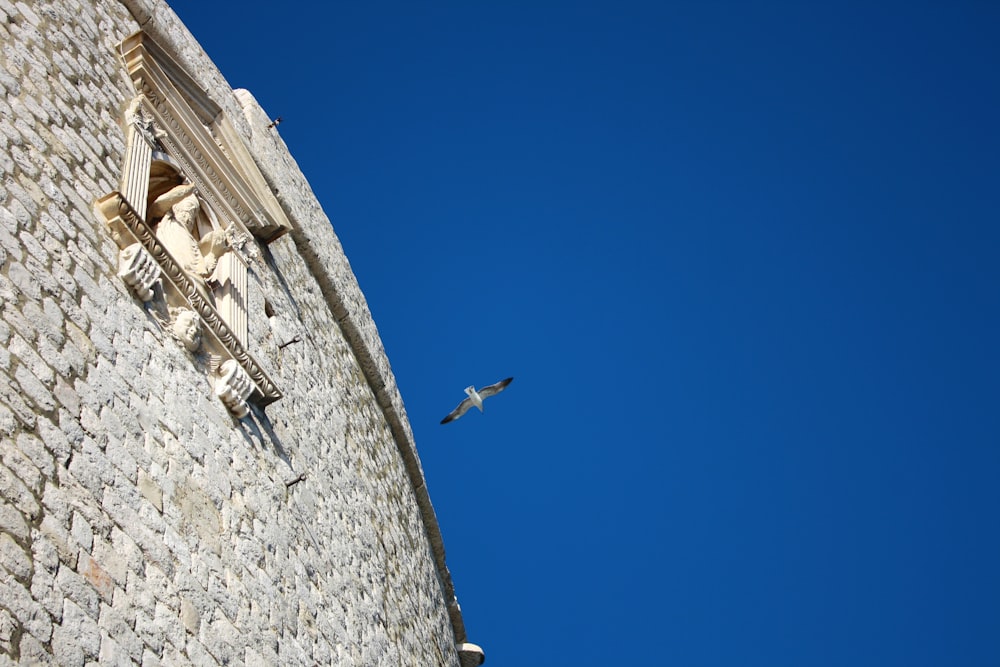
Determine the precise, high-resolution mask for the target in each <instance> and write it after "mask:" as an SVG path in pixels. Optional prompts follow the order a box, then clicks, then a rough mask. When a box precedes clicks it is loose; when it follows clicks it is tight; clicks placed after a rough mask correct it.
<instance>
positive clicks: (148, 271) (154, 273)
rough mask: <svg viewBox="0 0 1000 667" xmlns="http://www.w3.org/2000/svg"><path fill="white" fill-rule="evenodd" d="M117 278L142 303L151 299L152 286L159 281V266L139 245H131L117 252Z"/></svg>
mask: <svg viewBox="0 0 1000 667" xmlns="http://www.w3.org/2000/svg"><path fill="white" fill-rule="evenodd" d="M118 277H119V278H121V279H122V280H123V281H125V284H126V285H128V286H129V287H131V288H132V289H133V290H135V293H136V295H137V296H138V297H139V298H140V299H142V300H143V301H149V300H150V299H152V298H153V286H154V285H156V281H158V280H159V279H160V265H159V264H157V263H156V260H155V259H153V257H152V255H150V254H149V253H148V252H146V251H145V249H144V248H143V247H142V244H141V243H133V244H132V245H130V246H128V247H127V248H122V249H121V250H120V251H119V252H118Z"/></svg>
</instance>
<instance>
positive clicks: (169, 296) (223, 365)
mask: <svg viewBox="0 0 1000 667" xmlns="http://www.w3.org/2000/svg"><path fill="white" fill-rule="evenodd" d="M122 53H123V54H124V55H125V57H126V65H127V66H128V68H129V72H130V74H131V75H132V77H133V82H134V83H135V84H136V89H137V91H138V94H137V95H136V97H135V98H134V99H133V100H132V101H131V103H130V104H129V105H128V107H127V109H126V110H125V113H124V119H123V120H124V123H123V124H124V126H125V131H126V151H125V161H124V165H123V169H122V180H121V185H120V189H119V190H118V191H116V192H112V193H109V194H108V195H105V196H104V197H102V198H101V199H100V200H98V202H97V206H98V209H99V211H100V213H101V214H102V215H103V217H104V218H105V220H106V222H107V226H108V230H109V232H110V234H111V236H112V238H113V239H114V240H115V242H116V243H117V244H118V247H119V248H121V254H120V262H119V264H120V268H119V272H118V275H119V276H120V277H121V278H122V280H123V281H124V282H126V283H127V284H128V285H129V286H130V288H131V289H132V290H134V292H135V293H136V295H137V296H138V297H139V299H141V300H142V301H144V302H150V301H152V300H153V299H154V298H157V297H159V298H161V299H162V301H160V302H159V304H160V305H158V306H155V307H156V308H161V309H164V308H165V309H166V312H169V320H168V319H167V318H166V317H165V316H163V315H155V313H154V317H156V318H157V319H158V320H159V321H161V323H162V324H163V326H164V329H165V330H166V331H167V332H168V333H170V334H171V335H172V336H173V337H174V338H175V339H176V340H177V341H178V342H179V343H180V344H181V345H183V346H184V348H185V349H187V350H188V351H190V352H192V353H197V354H199V355H202V354H203V355H207V357H208V358H210V359H212V364H211V368H213V369H217V370H218V373H219V375H218V377H217V378H216V379H215V382H214V384H215V394H216V395H217V396H218V397H219V398H220V400H222V401H223V402H224V403H225V404H226V406H227V407H228V408H229V410H230V411H231V412H232V413H233V414H234V415H236V416H237V417H243V416H245V415H246V414H247V412H248V410H249V408H248V406H247V402H248V401H250V402H253V403H257V404H259V405H266V404H268V403H270V402H272V401H275V400H277V399H278V398H281V392H280V391H279V390H278V389H277V387H276V386H275V384H274V382H273V381H272V380H271V379H270V378H269V377H268V375H267V374H266V373H265V372H264V370H263V369H262V368H261V366H260V364H259V363H258V362H257V361H256V360H255V359H254V357H253V356H252V355H251V354H250V352H249V350H248V344H249V340H248V338H249V336H248V320H249V318H250V317H264V314H263V313H252V314H251V313H248V312H247V303H248V292H247V290H248V285H249V284H250V281H249V279H248V273H249V271H250V270H251V267H252V266H254V264H255V262H257V260H258V258H259V249H258V247H257V243H258V239H259V240H263V241H265V242H267V241H271V240H273V239H275V238H277V237H278V236H280V235H281V234H283V233H284V232H286V231H287V230H288V229H289V227H290V225H289V223H288V221H287V219H285V218H284V213H283V210H282V209H281V207H280V205H277V202H276V200H273V195H272V193H270V191H269V190H268V189H266V188H262V187H261V184H262V183H263V178H262V177H261V176H260V174H259V172H254V171H253V169H251V170H250V171H247V169H248V165H252V158H250V157H249V154H246V149H245V147H243V146H242V144H239V145H232V146H229V148H228V150H227V149H226V147H225V146H223V145H222V144H221V143H218V139H219V137H222V138H223V139H225V138H226V137H229V138H230V139H231V138H232V137H233V136H235V135H232V130H231V127H230V126H229V125H228V122H227V121H226V120H225V117H224V116H223V115H222V114H221V113H220V112H219V109H218V107H217V106H215V105H214V103H212V102H211V100H210V99H209V98H208V97H207V95H206V94H205V93H204V92H203V91H200V90H198V89H197V88H196V86H195V85H194V84H193V82H192V81H191V80H190V78H188V77H187V75H186V74H185V73H184V72H183V71H182V70H180V69H179V68H178V66H177V65H176V63H173V61H172V60H170V58H169V57H168V56H166V55H165V54H164V53H163V52H162V51H160V50H159V47H157V46H156V45H155V44H154V43H152V42H151V41H149V39H148V37H147V36H145V35H144V34H142V33H137V34H136V35H133V37H130V38H129V39H127V40H125V42H124V43H123V44H122ZM209 126H211V127H209ZM216 135H218V136H216ZM233 156H237V157H238V158H239V159H237V160H236V161H235V162H232V161H231V158H232V157H233ZM244 177H245V178H246V179H248V180H247V181H246V182H244V181H243V178H244ZM255 193H256V194H255ZM258 197H263V198H264V199H263V200H261V199H258ZM265 210H267V211H269V213H265V212H264V211H265ZM251 211H254V212H255V213H253V214H252V213H251ZM255 237H256V238H255ZM156 285H160V286H161V289H159V290H157V289H155V288H156ZM154 303H155V302H154ZM161 312H163V311H161Z"/></svg>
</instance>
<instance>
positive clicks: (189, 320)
mask: <svg viewBox="0 0 1000 667" xmlns="http://www.w3.org/2000/svg"><path fill="white" fill-rule="evenodd" d="M170 332H171V333H172V334H173V335H174V338H176V339H177V340H179V341H180V343H181V345H183V346H184V348H185V349H186V350H187V351H188V352H195V351H197V349H198V347H199V346H200V345H201V319H200V318H199V317H198V313H196V312H194V311H193V310H191V309H190V308H173V307H171V308H170Z"/></svg>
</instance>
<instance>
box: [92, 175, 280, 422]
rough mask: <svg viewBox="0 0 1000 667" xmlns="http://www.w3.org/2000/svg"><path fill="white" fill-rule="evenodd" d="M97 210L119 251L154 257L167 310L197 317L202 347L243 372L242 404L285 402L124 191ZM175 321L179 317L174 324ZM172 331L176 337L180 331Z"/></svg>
mask: <svg viewBox="0 0 1000 667" xmlns="http://www.w3.org/2000/svg"><path fill="white" fill-rule="evenodd" d="M97 207H98V210H99V211H100V212H101V214H102V215H103V217H104V218H105V220H106V221H107V225H108V229H109V231H110V232H111V236H112V238H114V239H115V241H116V242H117V243H118V245H119V247H124V248H129V247H131V246H134V245H135V244H139V246H140V249H141V253H145V254H146V255H147V256H149V257H151V258H152V259H153V261H154V263H155V265H156V266H157V267H158V268H159V270H160V279H159V280H160V284H161V285H162V287H163V298H164V299H165V300H166V303H167V306H168V307H173V308H175V309H178V308H183V309H187V310H189V311H192V313H193V314H196V315H197V316H198V319H199V320H200V323H201V344H202V346H203V347H204V348H205V351H206V352H208V353H209V354H212V355H216V356H218V357H220V358H222V359H225V360H226V361H224V362H223V363H222V366H225V365H226V363H227V362H228V361H232V362H233V364H235V365H236V366H238V367H239V368H240V369H241V370H242V371H243V373H244V374H245V376H246V377H247V378H248V381H249V386H250V393H249V394H248V395H247V397H246V399H244V400H250V401H252V402H254V403H257V404H259V405H262V406H263V405H267V404H268V403H271V402H273V401H276V400H278V399H279V398H281V392H280V391H279V390H278V387H277V386H276V385H275V384H274V382H273V381H272V380H271V378H270V377H268V375H267V373H265V372H264V369H263V368H261V366H260V364H259V363H258V362H257V361H256V360H255V359H254V358H253V356H251V354H250V353H249V351H248V350H247V348H246V346H245V345H244V343H242V342H241V341H240V339H239V338H238V337H237V335H236V334H235V333H234V332H233V330H232V329H231V328H230V327H229V325H228V324H227V323H226V321H225V320H224V319H223V317H222V315H221V314H220V313H219V311H218V309H217V308H216V305H215V303H214V302H213V301H212V298H211V296H210V295H209V294H208V293H206V291H205V285H203V284H202V283H200V282H199V281H197V280H196V279H195V278H194V277H193V276H192V274H191V273H189V272H188V271H186V270H185V269H184V268H183V267H182V266H181V264H180V263H179V262H178V261H177V260H176V259H174V257H173V256H172V255H171V254H170V252H169V250H168V249H167V247H166V245H165V244H164V243H163V241H161V240H160V239H159V238H157V235H156V233H155V232H154V230H153V228H151V227H150V226H149V225H148V224H147V223H146V221H145V220H143V219H142V218H141V217H140V216H139V214H138V213H136V212H135V211H134V210H133V209H132V207H131V206H130V205H129V203H128V202H127V201H126V200H125V198H124V196H123V195H122V194H121V193H120V192H112V193H110V194H108V195H105V196H104V197H102V198H101V199H99V200H98V201H97ZM133 253H134V254H135V255H137V256H138V255H140V254H141V253H140V252H139V251H138V250H133ZM140 298H141V295H140ZM176 322H177V320H176V319H175V320H174V324H176ZM172 333H174V334H176V330H174V331H172ZM179 338H180V339H181V340H182V341H183V338H181V337H179ZM229 367H230V368H231V367H232V365H230V366H229ZM243 414H246V413H245V412H244V413H243Z"/></svg>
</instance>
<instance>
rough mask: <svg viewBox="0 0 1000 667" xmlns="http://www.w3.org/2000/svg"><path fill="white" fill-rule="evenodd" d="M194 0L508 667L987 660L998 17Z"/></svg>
mask: <svg viewBox="0 0 1000 667" xmlns="http://www.w3.org/2000/svg"><path fill="white" fill-rule="evenodd" d="M171 5H172V6H174V7H175V8H176V10H177V11H178V13H179V14H180V16H181V18H182V20H184V21H185V23H186V24H187V25H188V26H189V27H190V28H191V30H192V31H193V33H194V34H195V36H196V37H197V38H198V39H199V40H200V41H201V43H202V44H203V45H204V47H205V48H206V50H207V51H208V53H209V55H210V56H211V57H212V58H213V59H214V61H215V62H216V63H217V64H218V66H219V67H220V69H221V70H222V72H223V74H224V75H225V76H226V77H227V79H228V80H229V82H230V83H231V84H232V85H233V86H234V87H243V88H247V89H249V90H251V91H252V92H253V93H254V95H255V96H256V97H257V99H258V100H259V101H260V102H261V104H262V105H263V106H264V108H265V109H266V110H267V112H268V113H269V114H270V115H272V116H282V117H283V119H284V122H283V123H282V124H281V126H280V128H279V130H280V133H281V135H282V137H283V138H284V140H285V142H286V143H287V144H288V146H289V148H290V150H291V152H292V154H293V155H294V157H295V158H296V159H297V160H298V162H299V165H300V167H301V168H302V170H303V171H304V172H305V174H306V175H307V177H308V178H309V180H310V182H311V183H312V186H313V188H314V190H315V192H316V194H317V196H318V197H319V199H320V201H321V203H322V204H323V207H324V209H325V211H326V213H327V215H328V216H329V217H330V218H331V220H332V221H333V225H334V228H335V230H336V232H337V234H338V235H339V237H340V239H341V241H342V242H343V244H344V247H345V249H346V252H347V255H348V258H349V259H350V262H351V265H352V266H353V268H354V271H355V273H356V274H357V277H358V280H359V281H360V283H361V287H362V289H363V290H364V292H365V294H366V295H367V297H368V300H369V303H370V305H371V309H372V312H373V314H374V317H375V321H376V323H377V324H378V327H379V330H380V332H381V335H382V338H383V341H384V343H385V347H386V350H387V351H388V354H389V358H390V360H391V362H392V366H393V370H394V372H395V374H396V377H397V380H398V382H399V386H400V388H401V391H402V395H403V399H404V401H405V403H406V406H407V410H408V413H409V417H410V421H411V422H412V425H413V430H414V433H415V435H416V439H417V446H418V448H419V451H420V456H421V459H422V462H423V466H424V472H425V474H426V477H427V480H428V484H429V488H430V493H431V499H432V501H433V503H434V506H435V509H436V511H437V514H438V518H439V520H440V523H441V527H442V531H443V533H444V538H445V544H446V547H447V550H448V562H449V566H450V568H451V571H452V574H453V576H454V580H455V584H456V586H457V590H458V594H459V600H460V602H461V604H462V608H463V611H464V616H465V622H466V625H467V628H468V631H469V639H470V641H473V642H476V643H478V644H480V645H482V646H483V648H484V649H485V651H486V654H487V665H489V666H491V667H520V666H529V667H530V666H533V665H571V666H574V667H578V666H584V665H587V666H590V665H592V666H607V665H621V664H633V663H634V664H645V665H675V666H688V665H691V666H695V665H708V666H715V665H719V666H732V665H741V666H758V665H759V666H761V667H765V666H766V667H774V666H781V665H788V666H807V667H809V666H829V667H843V666H845V665H852V666H859V665H861V666H867V665H871V666H879V667H884V666H896V665H898V666H901V667H915V666H922V665H926V666H928V667H930V666H934V667H937V666H940V665H952V666H954V665H957V666H970V667H972V666H976V667H978V666H987V665H1000V531H998V528H1000V524H998V521H1000V483H998V476H1000V354H998V346H1000V308H998V306H1000V268H998V261H997V255H998V251H1000V231H998V223H1000V215H998V213H1000V206H998V201H1000V187H998V184H1000V131H998V123H1000V74H998V72H1000V5H998V4H997V3H994V2H986V1H982V2H976V1H971V0H968V1H953V2H944V1H941V2H936V3H931V2H922V1H919V0H918V1H916V2H871V1H865V2H841V1H838V2H828V3H812V2H808V3H807V2H785V3H782V2H750V3H746V2H731V3H727V2H717V1H712V0H709V1H706V2H694V1H684V2H666V1H665V2H655V3H654V2H650V3H641V2H630V1H628V0H621V1H616V2H611V1H610V0H608V1H604V2H550V1H546V0H534V1H530V2H529V1H521V0H517V1H507V2H469V1H464V2H460V1H457V0H456V1H454V2H428V3H421V2H377V1H376V2H350V3H348V2H340V1H333V2H329V3H313V4H309V5H307V6H309V7H310V9H309V10H308V12H306V11H304V10H302V9H301V6H300V5H298V4H296V3H275V2H266V3H264V2H256V1H249V2H248V1H246V0H240V1H239V2H237V1H235V0H224V1H220V0H216V1H214V2H204V1H203V0H197V1H195V0H183V1H177V2H171ZM508 375H513V376H514V377H515V380H514V383H513V384H512V385H511V386H510V388H509V389H508V390H507V391H506V392H504V393H503V394H501V395H500V396H498V397H496V398H493V399H490V400H489V401H488V402H487V404H486V412H485V414H482V415H480V414H478V413H473V414H469V415H467V416H466V417H464V418H463V419H461V420H459V421H457V422H454V423H452V424H448V425H446V426H441V425H439V423H438V422H439V421H440V419H441V418H442V417H443V416H444V415H445V414H446V413H447V412H448V411H449V410H451V409H452V408H453V407H454V406H455V404H457V403H458V401H459V400H460V399H461V398H463V396H464V394H463V393H462V389H463V387H465V386H466V385H467V384H472V383H474V384H476V385H477V386H478V385H483V384H488V383H491V382H494V381H496V380H499V379H501V378H503V377H506V376H508Z"/></svg>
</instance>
